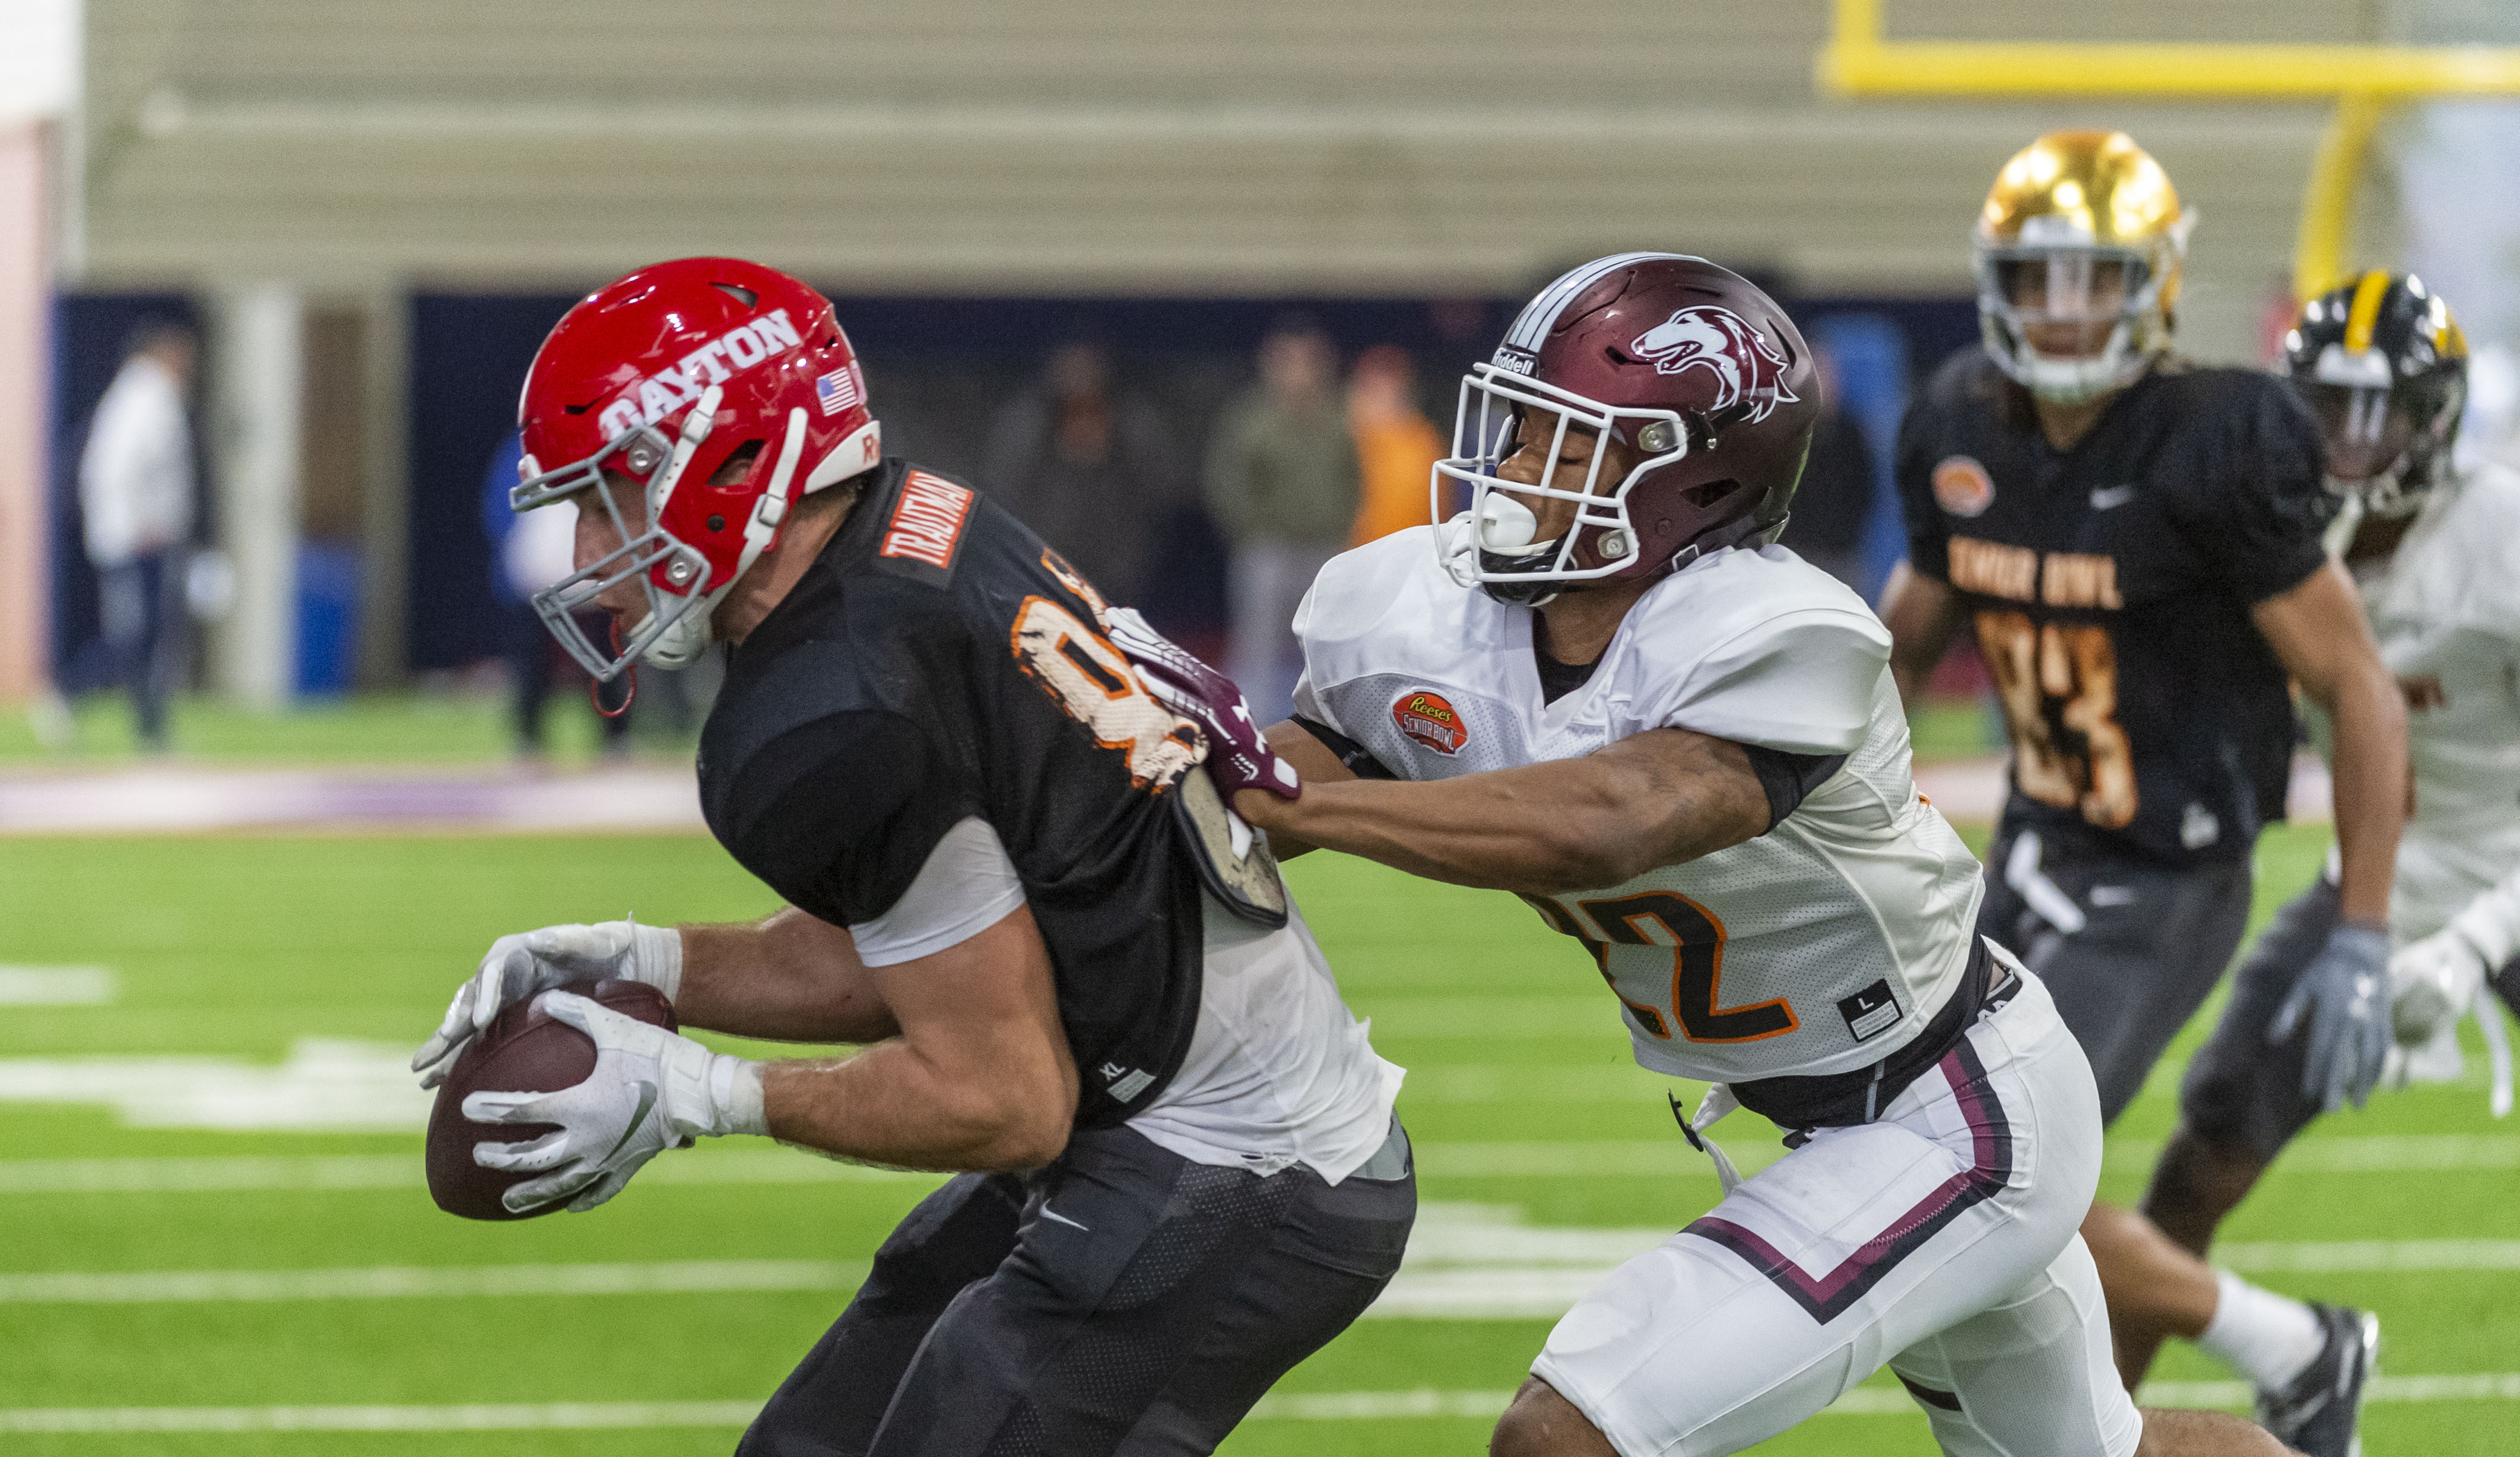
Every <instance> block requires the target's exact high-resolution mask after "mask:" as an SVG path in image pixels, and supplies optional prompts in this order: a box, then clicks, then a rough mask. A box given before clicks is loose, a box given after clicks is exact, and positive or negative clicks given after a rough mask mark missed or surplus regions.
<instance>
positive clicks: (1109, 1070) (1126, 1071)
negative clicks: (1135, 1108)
mask: <svg viewBox="0 0 2520 1457" xmlns="http://www.w3.org/2000/svg"><path fill="white" fill-rule="evenodd" d="M1099 1071H1100V1072H1101V1073H1102V1080H1103V1081H1104V1082H1105V1083H1107V1084H1109V1086H1108V1087H1106V1088H1105V1089H1104V1091H1105V1092H1108V1093H1109V1094H1110V1095H1111V1101H1112V1102H1114V1103H1126V1102H1128V1101H1129V1100H1130V1099H1132V1098H1135V1097H1136V1096H1138V1095H1139V1094H1140V1093H1143V1092H1145V1091H1146V1090H1147V1084H1148V1083H1150V1082H1153V1081H1154V1080H1155V1074H1153V1073H1151V1072H1149V1071H1148V1070H1146V1069H1144V1068H1123V1067H1121V1066H1120V1065H1119V1064H1117V1063H1104V1064H1103V1065H1102V1067H1101V1068H1100V1069H1099Z"/></svg>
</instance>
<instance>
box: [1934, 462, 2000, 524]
mask: <svg viewBox="0 0 2520 1457" xmlns="http://www.w3.org/2000/svg"><path fill="white" fill-rule="evenodd" d="M1934 504H1935V505H1937V506H1940V507H1942V508H1943V509H1944V510H1945V511H1948V512H1950V513H1951V514H1952V515H1954V516H1983V515H1985V514H1986V508H1988V507H1989V506H1992V505H1994V504H1995V479H1994V478H1992V477H1990V476H1988V475H1987V474H1986V467H1984V466H1981V465H1979V464H1978V463H1977V462H1976V461H1973V460H1971V459H1969V458H1968V457H1967V456H1965V455H1948V456H1945V457H1943V462H1942V464H1941V465H1938V466H1936V467H1934Z"/></svg>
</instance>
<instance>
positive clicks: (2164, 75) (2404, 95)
mask: <svg viewBox="0 0 2520 1457" xmlns="http://www.w3.org/2000/svg"><path fill="white" fill-rule="evenodd" d="M1832 6H1833V14H1832V16H1831V20H1830V29H1829V37H1828V40H1827V42H1826V43H1825V44H1824V45H1823V46H1822V48H1821V52H1820V56H1819V58H1818V60H1817V63H1816V66H1815V70H1816V72H1817V77H1818V80H1819V83H1820V88H1821V90H1822V91H1823V92H1824V93H1826V94H1829V95H1833V96H1847V97H1857V96H1888V97H1913V98H1924V97H2054V96H2158V97H2210V98H2218V99H2223V100H2229V101H2273V100H2305V99H2324V98H2333V99H2334V100H2335V102H2336V110H2335V112H2334V113H2333V114H2331V115H2330V117H2329V119H2328V123H2327V129H2326V131H2325V133H2324V134H2323V135H2322V136H2321V137H2320V138H2319V143H2318V156H2317V158H2316V159H2315V160H2314V161H2313V162H2312V164H2311V174H2310V179H2309V185H2308V187H2307V188H2306V189H2305V190H2304V192H2303V194H2302V206H2301V221H2300V226H2299V230H2298V232H2297V233H2296V235H2295V239H2294V244H2293V292H2294V294H2295V296H2298V297H2302V298H2309V297H2313V296H2317V295H2318V294H2319V293H2321V292H2323V291H2324V290H2326V289H2328V288H2330V287H2333V286H2334V285H2335V284H2336V283H2337V282H2339V281H2341V280H2342V279H2343V278H2344V276H2345V253H2346V249H2347V245H2348V243H2349V242H2350V241H2351V239H2350V234H2351V232H2352V229H2353V217H2354V194H2355V189H2356V188H2357V186H2358V185H2359V184H2360V182H2361V180H2362V176H2363V162H2364V159H2365V158H2366V157H2367V156H2368V154H2369V151H2370V142H2371V135H2372V133H2373V132H2374V131H2375V130H2377V129H2378V127H2379V124H2380V121H2381V120H2382V118H2383V117H2384V116H2385V115H2386V114H2387V113H2388V109H2389V108H2390V107H2391V106H2392V105H2394V104H2396V103H2400V102H2406V101H2414V100H2420V99H2424V98H2429V97H2443V96H2520V49H2512V48H2506V47H2490V46H2340V45H2285V44H2272V43H2271V44H2254V43H2248V44H2240V43H2221V42H2195V41H2165V42H2158V43H2142V42H2136V43H2123V44H2120V43H2093V42H2012V41H1950V40H1891V39H1888V38H1886V37H1885V36H1884V34H1883V33H1882V15H1881V11H1882V0H1832Z"/></svg>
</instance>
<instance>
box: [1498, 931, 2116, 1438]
mask: <svg viewBox="0 0 2520 1457" xmlns="http://www.w3.org/2000/svg"><path fill="white" fill-rule="evenodd" d="M2099 1173H2100V1111H2099V1095H2098V1092H2097V1090H2096V1089H2095V1087H2094V1086H2093V1081H2092V1070H2091V1066H2090V1064H2088V1063H2086V1062H2085V1061H2084V1059H2083V1053H2082V1049H2081V1047H2080V1046H2078V1045H2077V1044H2076V1043H2075V1041H2074V1038H2073V1036H2072V1035H2071V1034H2070V1033H2068V1032H2067V1031H2066V1030H2065V1026H2064V1024H2063V1023H2062V1022H2061V1021H2059V1020H2058V1018H2057V1016H2056V1008H2055V1004H2054V1003H2053V1002H2051V1001H2050V1000H2049V999H2048V989H2047V988H2046V987H2045V986H2043V985H2041V984H2040V983H2039V980H2038V979H2037V978H2035V977H2024V979H2023V984H2022V986H2021V988H2020V990H2018V991H2017V992H2015V993H2014V994H2013V997H2012V999H2011V1001H2009V1002H2008V1003H2006V1004H2005V1005H2004V1006H2003V1007H2002V1008H2000V1009H1998V1010H1997V1011H1995V1012H1993V1013H1990V1014H1985V1015H1983V1016H1981V1018H1980V1019H1979V1021H1978V1022H1977V1024H1975V1025H1974V1026H1972V1027H1971V1028H1970V1029H1969V1030H1968V1032H1967V1034H1966V1035H1965V1036H1964V1037H1962V1038H1961V1040H1960V1042H1959V1044H1958V1045H1957V1046H1956V1047H1955V1048H1954V1049H1953V1050H1952V1051H1951V1052H1950V1053H1949V1054H1947V1055H1946V1056H1945V1057H1944V1058H1943V1060H1942V1061H1941V1062H1940V1063H1939V1064H1937V1065H1936V1066H1935V1067H1934V1068H1933V1069H1931V1070H1927V1071H1926V1072H1925V1073H1924V1075H1922V1076H1920V1077H1918V1078H1917V1079H1916V1080H1915V1082H1913V1083H1912V1084H1911V1085H1910V1086H1909V1087H1908V1088H1907V1089H1906V1090H1905V1091H1903V1092H1902V1093H1900V1095H1899V1096H1898V1097H1897V1098H1895V1099H1893V1100H1892V1101H1891V1103H1890V1106H1889V1107H1888V1108H1887V1109H1885V1110H1884V1111H1883V1113H1882V1116H1881V1117H1880V1119H1879V1120H1878V1121H1876V1122H1872V1123H1868V1124H1866V1125H1864V1126H1861V1127H1854V1128H1829V1129H1823V1130H1822V1131H1820V1132H1818V1133H1816V1134H1814V1135H1813V1137H1812V1139H1811V1141H1810V1142H1808V1143H1806V1144H1805V1145H1803V1147H1801V1148H1800V1149H1797V1150H1795V1151H1794V1152H1793V1153H1791V1154H1788V1155H1786V1156H1785V1157H1784V1158H1783V1159H1781V1160H1778V1161H1777V1162H1775V1163H1773V1164H1771V1165H1769V1166H1768V1167H1767V1168H1764V1169H1762V1170H1760V1171H1759V1173H1758V1174H1757V1175H1755V1176H1754V1177H1752V1178H1750V1179H1749V1180H1747V1181H1745V1182H1744V1183H1743V1184H1742V1185H1741V1186H1740V1187H1739V1188H1738V1189H1735V1190H1734V1191H1733V1194H1732V1195H1731V1197H1729V1198H1727V1199H1726V1200H1725V1201H1724V1202H1723V1203H1722V1204H1720V1205H1718V1206H1716V1207H1715V1208H1714V1209H1713V1210H1712V1211H1710V1212H1709V1213H1708V1214H1707V1215H1706V1216H1705V1217H1703V1218H1701V1219H1699V1220H1697V1221H1696V1222H1695V1223H1693V1224H1691V1225H1689V1226H1688V1228H1687V1229H1685V1230H1683V1231H1681V1232H1680V1233H1679V1234H1676V1235H1674V1236H1672V1237H1671V1238H1670V1239H1668V1240H1666V1241H1664V1242H1663V1243H1662V1244H1661V1245H1659V1246H1657V1247H1655V1248H1654V1249H1652V1250H1650V1251H1647V1252H1644V1253H1643V1254H1640V1255H1638V1256H1637V1257H1636V1258H1634V1259H1632V1260H1629V1261H1628V1262H1627V1263H1626V1264H1624V1265H1621V1266H1620V1267H1619V1268H1618V1269H1617V1270H1616V1271H1614V1272H1613V1273H1612V1274H1611V1275H1610V1277H1609V1278H1608V1279H1606V1280H1604V1281H1603V1282H1602V1283H1601V1284H1600V1285H1599V1286H1598V1288H1596V1289H1595V1290H1594V1291H1593V1292H1592V1293H1591V1294H1590V1295H1588V1296H1586V1297H1585V1298H1584V1299H1583V1300H1582V1301H1581V1302H1580V1303H1578V1304H1577V1305H1576V1306H1575V1308H1574V1309H1573V1310H1571V1311H1568V1312H1567V1314H1566V1318H1565V1319H1563V1320H1561V1321H1559V1322H1558V1323H1557V1328H1556V1329H1555V1330H1554V1331H1552V1332H1551V1333H1550V1337H1549V1343H1548V1345H1547V1346H1546V1347H1545V1348H1544V1349H1543V1350H1542V1351H1541V1353H1540V1358H1539V1359H1538V1360H1537V1361H1535V1362H1533V1363H1532V1368H1531V1369H1532V1374H1533V1375H1535V1376H1538V1377H1539V1378H1540V1379H1541V1380H1543V1381H1546V1382H1547V1383H1549V1385H1550V1386H1552V1387H1553V1388H1554V1389H1556V1390H1557V1391H1558V1392H1559V1394H1561V1395H1563V1396H1564V1397H1565V1398H1566V1399H1567V1400H1569V1401H1571V1402H1573V1403H1574V1404H1575V1405H1576V1406H1577V1407H1578V1408H1579V1409H1581V1410H1582V1411H1583V1413H1584V1414H1585V1415H1586V1416H1587V1417H1589V1418H1591V1419H1592V1422H1593V1425H1594V1426H1596V1427H1598V1428H1599V1429H1600V1431H1601V1433H1602V1434H1603V1435H1604V1436H1607V1437H1608V1438H1609V1440H1610V1444H1611V1445H1612V1446H1614V1447H1616V1448H1618V1450H1619V1452H1620V1453H1621V1457H1703V1454H1712V1453H1721V1452H1735V1451H1738V1450H1740V1449H1741V1448H1743V1447H1746V1446H1749V1445H1751V1444H1752V1443H1755V1442H1759V1441H1763V1440H1765V1439H1766V1438H1768V1437H1771V1436H1774V1435H1776V1434H1778V1433H1779V1432H1782V1431H1784V1430H1785V1429H1787V1428H1789V1427H1792V1426H1793V1425H1795V1424H1796V1423H1798V1422H1800V1421H1802V1420H1803V1418H1805V1417H1808V1416H1811V1415H1812V1414H1813V1413H1815V1412H1818V1411H1819V1410H1820V1409H1821V1408H1823V1407H1824V1406H1826V1405H1828V1404H1829V1403H1830V1402H1832V1401H1834V1400H1836V1399H1837V1397H1838V1396H1839V1394H1840V1393H1842V1392H1844V1391H1845V1390H1846V1389H1849V1388H1851V1387H1853V1386H1855V1385H1856V1384H1857V1383H1859V1382H1861V1381H1863V1380H1864V1379H1865V1378H1867V1377H1868V1376H1870V1375H1871V1374H1872V1373H1873V1372H1874V1371H1876V1370H1878V1369H1880V1367H1882V1366H1883V1365H1884V1364H1887V1365H1888V1366H1889V1367H1890V1368H1891V1370H1892V1371H1893V1372H1895V1373H1896V1374H1897V1375H1898V1377H1899V1379H1900V1381H1901V1383H1902V1384H1903V1385H1905V1386H1906V1387H1907V1389H1908V1390H1909V1393H1910V1394H1911V1395H1913V1397H1914V1398H1915V1399H1916V1401H1917V1403H1918V1404H1919V1405H1920V1406H1921V1407H1922V1408H1923V1410H1924V1412H1925V1414H1926V1416H1927V1417H1928V1418H1929V1419H1930V1420H1931V1421H1932V1423H1933V1428H1934V1435H1935V1437H1936V1438H1937V1439H1938V1440H1939V1441H1940V1442H1941V1443H1942V1447H1943V1450H1944V1451H1945V1452H1948V1453H1951V1454H1953V1457H2127V1454H2129V1453H2132V1452H2133V1451H2134V1450H2135V1449H2136V1444H2137V1442H2138V1439H2139V1438H2140V1437H2141V1436H2142V1434H2143V1425H2142V1419H2141V1418H2140V1417H2139V1416H2138V1414H2137V1412H2136V1408H2135V1403H2134V1402H2133V1401H2132V1400H2130V1399H2129V1398H2128V1396H2127V1393H2126V1390H2125V1389H2124V1388H2123V1387H2121V1386H2120V1385H2119V1384H2118V1374H2117V1367H2116V1365H2115V1363H2114V1361H2113V1360H2112V1358H2111V1353H2110V1343H2109V1322H2108V1309H2107V1306H2106V1305H2105V1304H2103V1303H2102V1301H2101V1298H2100V1281H2099V1272H2098V1271H2097V1270H2096V1269H2094V1268H2093V1264H2092V1256H2091V1252H2089V1251H2088V1250H2086V1249H2085V1248H2084V1246H2083V1241H2082V1237H2081V1236H2080V1235H2079V1234H2077V1233H2076V1230H2077V1229H2078V1228H2079V1226H2080V1225H2081V1224H2082V1220H2083V1215H2084V1213H2085V1212H2086V1211H2087V1210H2088V1209H2090V1207H2091V1204H2092V1196H2093V1191H2094V1190H2095V1189H2096V1188H2097V1186H2098V1182H2099Z"/></svg>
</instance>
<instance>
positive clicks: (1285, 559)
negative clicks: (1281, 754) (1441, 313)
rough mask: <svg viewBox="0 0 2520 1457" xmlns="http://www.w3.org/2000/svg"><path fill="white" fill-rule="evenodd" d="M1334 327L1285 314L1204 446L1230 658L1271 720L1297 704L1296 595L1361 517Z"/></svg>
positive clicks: (1237, 674) (1254, 705)
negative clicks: (1221, 542)
mask: <svg viewBox="0 0 2520 1457" xmlns="http://www.w3.org/2000/svg"><path fill="white" fill-rule="evenodd" d="M1337 386H1338V359H1337V353H1336V351H1335V350H1333V349H1332V348H1331V346H1330V341H1329V339H1328V336H1326V335H1324V334H1323V333H1322V332H1321V330H1320V329H1319V328H1318V327H1317V326H1315V325H1313V324H1311V323H1310V322H1307V321H1301V320H1284V321H1281V322H1280V323H1279V325H1278V326H1277V327H1276V328H1275V329H1273V330H1272V331H1271V332H1270V335H1269V337H1268V338H1267V339H1265V340H1263V341H1261V343H1260V383H1259V384H1258V385H1257V386H1255V387H1253V388H1251V389H1249V390H1247V391H1245V392H1244V393H1243V394H1242V395H1241V396H1240V397H1239V398H1238V399H1236V400H1235V401H1234V402H1233V403H1232V404H1230V405H1228V406H1227V407H1226V409H1225V414H1224V416H1223V418H1222V419H1220V420H1219V421H1218V423H1217V429H1216V436H1215V439H1214V440H1213V441H1212V442H1211V444H1210V445H1209V448H1208V454H1207V509H1208V511H1209V513H1210V514H1211V515H1212V516H1214V517H1215V519H1216V524H1217V525H1218V526H1220V527H1221V528H1223V530H1224V532H1225V537H1226V540H1227V542H1228V543H1229V544H1230V545H1231V547H1232V550H1233V554H1234V555H1233V565H1232V568H1231V569H1230V570H1229V572H1228V578H1229V580H1228V584H1227V594H1228V597H1227V600H1228V603H1229V611H1230V613H1231V615H1232V618H1233V624H1232V645H1231V647H1230V648H1229V649H1228V651H1227V655H1226V663H1227V669H1228V671H1229V672H1231V673H1232V674H1233V677H1234V680H1235V681H1236V682H1237V683H1238V684H1240V685H1241V688H1242V692H1243V694H1244V696H1245V697H1247V698H1249V699H1250V700H1251V706H1252V710H1253V711H1254V712H1256V713H1258V714H1260V715H1261V721H1262V722H1263V723H1269V722H1274V721H1276V720H1277V719H1280V718H1283V717H1285V716H1286V715H1287V714H1288V713H1289V712H1290V711H1292V697H1293V693H1294V686H1295V675H1296V670H1297V662H1296V649H1295V638H1294V631H1293V627H1292V623H1293V621H1294V616H1295V607H1296V604H1298V603H1299V602H1301V601H1302V600H1303V596H1304V592H1305V590H1306V589H1307V588H1309V587H1311V586H1312V584H1313V577H1314V575H1315V574H1316V573H1318V572H1319V571H1320V570H1321V569H1322V564H1323V563H1325V562H1327V561H1328V560H1329V559H1330V558H1331V557H1333V556H1335V555H1337V554H1338V552H1339V551H1340V550H1341V549H1342V548H1343V547H1344V546H1345V545H1346V542H1347V537H1348V532H1349V530H1350V529H1351V528H1352V527H1353V526H1354V525H1355V524H1356V507H1357V459H1356V438H1355V436H1353V435H1352V434H1350V433H1349V432H1348V422H1347V412H1346V410H1344V409H1343V408H1341V404H1340V400H1339V397H1338V392H1337Z"/></svg>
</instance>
